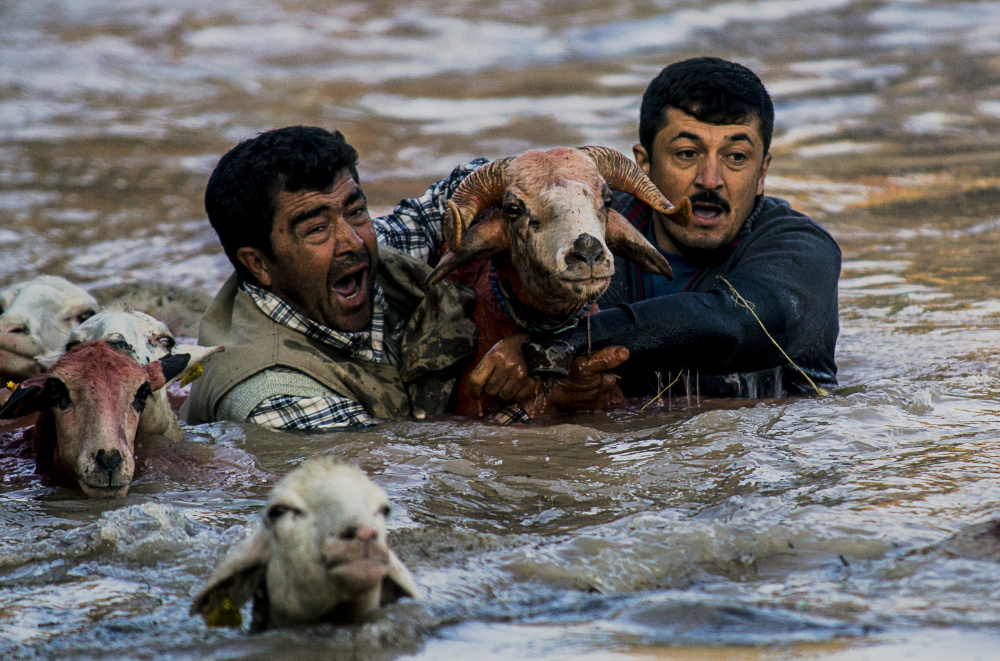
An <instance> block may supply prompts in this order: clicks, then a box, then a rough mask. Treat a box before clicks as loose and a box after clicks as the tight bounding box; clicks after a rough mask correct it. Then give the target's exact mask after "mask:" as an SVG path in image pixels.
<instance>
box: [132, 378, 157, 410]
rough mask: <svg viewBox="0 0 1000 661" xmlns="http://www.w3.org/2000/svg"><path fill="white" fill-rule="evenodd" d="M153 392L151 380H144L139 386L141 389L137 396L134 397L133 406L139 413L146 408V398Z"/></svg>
mask: <svg viewBox="0 0 1000 661" xmlns="http://www.w3.org/2000/svg"><path fill="white" fill-rule="evenodd" d="M152 394H153V389H152V388H151V387H150V386H149V381H146V382H144V383H143V384H142V385H141V386H139V390H137V391H136V393H135V397H133V398H132V408H134V409H135V410H136V411H138V412H139V413H142V410H143V409H144V408H146V400H147V399H149V396H150V395H152Z"/></svg>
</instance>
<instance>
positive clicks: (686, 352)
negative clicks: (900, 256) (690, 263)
mask: <svg viewBox="0 0 1000 661" xmlns="http://www.w3.org/2000/svg"><path fill="white" fill-rule="evenodd" d="M785 208H786V209H788V208H787V207H785ZM788 211H789V212H791V213H790V214H786V215H782V216H781V217H778V218H774V219H771V220H769V221H768V222H767V223H763V224H762V226H761V227H760V228H759V229H758V230H757V231H755V232H752V237H748V239H747V241H748V242H747V245H746V246H744V245H742V242H741V245H739V246H737V247H736V249H735V250H734V252H733V253H732V255H731V256H730V258H729V259H728V260H727V262H726V263H725V265H724V266H722V267H720V268H715V269H712V270H711V272H710V273H709V275H708V277H707V278H706V279H705V280H704V281H703V283H702V285H701V286H699V287H698V289H699V290H700V291H694V292H684V293H679V294H672V295H668V296H661V297H657V298H652V299H649V300H645V301H639V302H634V303H622V304H619V305H618V306H617V307H614V308H610V309H606V310H602V311H601V312H599V313H598V314H596V315H594V316H593V317H592V319H591V328H590V334H591V345H592V348H593V349H595V350H596V349H599V348H602V347H606V346H612V345H621V346H624V347H626V348H628V349H629V352H630V354H631V356H630V360H629V363H630V364H633V365H635V364H637V363H638V364H639V365H643V366H649V367H652V366H656V367H666V368H684V367H689V368H697V369H700V370H703V371H706V372H710V373H716V374H725V373H731V372H749V371H755V370H762V369H768V368H771V367H776V366H778V365H784V364H786V363H787V362H788V361H787V359H786V358H785V357H784V356H783V355H782V353H781V352H780V350H779V349H778V348H777V347H776V346H775V344H774V343H773V342H771V340H769V339H768V337H767V335H766V334H765V332H764V330H763V329H762V328H761V324H763V326H764V328H766V329H767V331H768V332H769V333H770V334H771V337H773V338H774V340H775V342H777V344H779V345H780V346H781V347H782V348H783V349H784V350H785V352H786V353H787V354H788V355H789V356H791V357H792V358H797V357H806V359H808V358H809V356H810V355H811V354H815V353H817V352H818V353H820V354H824V353H828V354H829V360H830V363H831V364H832V359H833V348H834V345H835V344H836V336H837V330H838V328H837V281H838V278H839V276H840V249H839V247H838V246H837V244H836V242H835V241H834V240H833V238H832V237H830V235H829V234H827V233H826V232H825V231H824V230H823V229H822V228H820V227H819V226H818V225H817V224H815V223H813V222H812V221H810V220H809V219H808V218H806V217H805V216H802V215H801V214H798V213H797V212H794V211H791V209H788ZM723 278H724V279H725V280H726V281H728V283H729V284H731V285H732V288H733V289H735V291H736V292H739V294H740V295H741V296H742V297H743V299H744V300H745V301H746V302H747V303H748V304H749V306H750V309H748V308H747V306H746V305H744V304H742V303H741V302H738V299H737V297H736V294H735V293H734V292H733V291H732V290H731V289H730V287H729V286H728V285H727V284H726V282H724V281H723ZM751 309H752V311H753V312H752V313H751ZM754 314H756V318H755V316H754ZM758 319H759V320H760V321H759V322H758ZM831 324H832V328H831ZM831 337H832V340H831ZM566 339H567V340H569V341H570V342H571V343H572V344H574V345H575V346H577V347H578V348H579V347H585V346H586V343H587V331H586V325H585V324H581V325H580V327H578V328H577V329H574V330H573V331H572V334H571V335H570V336H568V337H567V338H566ZM806 362H807V363H808V362H810V361H809V360H806ZM832 369H833V370H834V373H835V370H836V368H835V366H833V367H832Z"/></svg>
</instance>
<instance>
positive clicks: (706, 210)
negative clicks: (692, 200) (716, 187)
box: [691, 204, 723, 220]
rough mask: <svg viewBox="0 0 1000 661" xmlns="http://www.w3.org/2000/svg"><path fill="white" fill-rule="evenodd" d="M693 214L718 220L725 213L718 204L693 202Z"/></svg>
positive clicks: (705, 218)
mask: <svg viewBox="0 0 1000 661" xmlns="http://www.w3.org/2000/svg"><path fill="white" fill-rule="evenodd" d="M691 214H692V215H693V216H697V217H699V218H702V219H704V220H716V219H717V218H719V217H720V216H721V215H722V214H723V209H722V207H720V206H718V205H716V204H692V205H691Z"/></svg>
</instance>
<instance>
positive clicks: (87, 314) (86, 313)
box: [74, 310, 94, 324]
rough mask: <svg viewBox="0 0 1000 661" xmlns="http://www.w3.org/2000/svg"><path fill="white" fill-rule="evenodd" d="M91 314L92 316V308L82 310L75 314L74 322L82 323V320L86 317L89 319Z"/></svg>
mask: <svg viewBox="0 0 1000 661" xmlns="http://www.w3.org/2000/svg"><path fill="white" fill-rule="evenodd" d="M93 316H94V311H93V310H84V311H83V312H81V313H80V314H78V315H76V317H74V319H75V320H76V323H78V324H82V323H83V322H85V321H87V320H88V319H90V318H91V317H93Z"/></svg>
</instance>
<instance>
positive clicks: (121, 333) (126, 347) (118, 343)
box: [66, 308, 177, 365]
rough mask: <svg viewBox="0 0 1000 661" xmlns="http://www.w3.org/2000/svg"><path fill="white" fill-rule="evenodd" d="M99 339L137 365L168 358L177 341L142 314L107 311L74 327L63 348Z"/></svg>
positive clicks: (164, 327) (154, 319)
mask: <svg viewBox="0 0 1000 661" xmlns="http://www.w3.org/2000/svg"><path fill="white" fill-rule="evenodd" d="M91 340H103V341H105V342H107V343H108V344H110V345H111V346H112V347H114V348H115V349H116V350H117V351H118V352H120V353H123V354H125V355H126V356H128V357H129V358H131V359H132V360H134V361H135V362H137V363H139V364H140V365H147V364H149V363H151V362H153V361H154V360H159V359H160V358H163V357H165V356H169V355H170V352H171V350H172V349H173V348H174V345H176V344H177V341H176V340H175V339H174V336H173V333H171V332H170V329H169V328H167V325H166V324H165V323H163V322H162V321H160V320H159V319H156V318H155V317H151V316H149V315H148V314H146V313H145V312H139V311H137V310H127V309H120V308H110V309H106V310H102V311H100V312H98V313H97V314H95V315H94V316H93V317H91V318H90V319H87V320H86V321H84V322H83V323H82V324H80V325H79V326H77V327H76V328H74V329H73V330H72V331H71V332H70V334H69V340H68V341H67V342H66V348H67V349H69V348H71V347H73V346H75V345H77V344H80V343H82V342H89V341H91Z"/></svg>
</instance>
